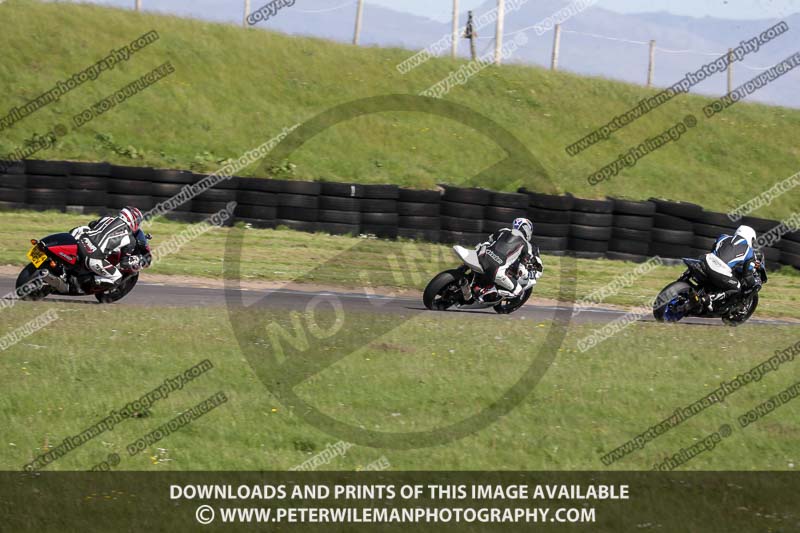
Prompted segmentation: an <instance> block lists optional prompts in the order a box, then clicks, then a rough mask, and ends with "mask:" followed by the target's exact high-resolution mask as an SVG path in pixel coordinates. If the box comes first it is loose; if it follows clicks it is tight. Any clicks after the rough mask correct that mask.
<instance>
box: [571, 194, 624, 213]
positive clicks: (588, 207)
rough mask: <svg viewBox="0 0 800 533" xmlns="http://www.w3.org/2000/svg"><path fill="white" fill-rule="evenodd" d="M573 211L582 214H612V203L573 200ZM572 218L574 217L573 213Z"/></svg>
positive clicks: (608, 201) (606, 201)
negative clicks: (581, 212)
mask: <svg viewBox="0 0 800 533" xmlns="http://www.w3.org/2000/svg"><path fill="white" fill-rule="evenodd" d="M572 210H573V211H583V212H584V213H612V212H613V211H614V203H613V202H612V201H610V200H586V199H584V198H575V200H574V201H573V204H572ZM572 216H575V214H574V213H573V215H572Z"/></svg>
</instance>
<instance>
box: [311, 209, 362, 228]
mask: <svg viewBox="0 0 800 533" xmlns="http://www.w3.org/2000/svg"><path fill="white" fill-rule="evenodd" d="M319 221H320V222H333V223H336V224H356V225H357V224H360V223H361V212H358V211H334V210H330V209H320V210H319Z"/></svg>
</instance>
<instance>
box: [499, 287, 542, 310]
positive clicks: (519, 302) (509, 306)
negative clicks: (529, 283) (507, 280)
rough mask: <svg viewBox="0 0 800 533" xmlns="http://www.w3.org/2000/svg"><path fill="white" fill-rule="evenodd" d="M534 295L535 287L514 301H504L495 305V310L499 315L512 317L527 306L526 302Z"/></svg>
mask: <svg viewBox="0 0 800 533" xmlns="http://www.w3.org/2000/svg"><path fill="white" fill-rule="evenodd" d="M532 293H533V287H531V288H530V289H528V290H526V291H525V292H523V293H522V294H520V295H519V296H518V297H517V298H514V299H513V300H507V301H503V302H501V303H499V304H497V305H495V306H494V310H495V312H496V313H497V314H500V315H510V314H511V313H513V312H514V311H516V310H517V309H519V308H520V307H522V306H523V305H525V302H527V301H528V298H530V297H531V294H532Z"/></svg>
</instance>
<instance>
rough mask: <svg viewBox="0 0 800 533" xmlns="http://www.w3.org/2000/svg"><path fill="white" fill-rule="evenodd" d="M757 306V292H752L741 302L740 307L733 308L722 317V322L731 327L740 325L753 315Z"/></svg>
mask: <svg viewBox="0 0 800 533" xmlns="http://www.w3.org/2000/svg"><path fill="white" fill-rule="evenodd" d="M757 307H758V293H757V292H754V293H753V294H751V295H750V296H749V297H747V298H745V300H744V301H743V302H742V307H741V308H740V309H735V310H733V311H731V312H730V313H728V314H727V315H726V316H723V317H722V322H724V323H725V324H726V325H728V326H731V327H736V326H741V325H742V324H744V323H745V322H747V319H749V318H750V317H751V316H753V313H755V312H756V308H757Z"/></svg>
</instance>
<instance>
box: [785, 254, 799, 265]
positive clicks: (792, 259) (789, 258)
mask: <svg viewBox="0 0 800 533" xmlns="http://www.w3.org/2000/svg"><path fill="white" fill-rule="evenodd" d="M781 263H783V264H784V265H789V266H793V267H797V268H800V254H793V253H790V252H781Z"/></svg>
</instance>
